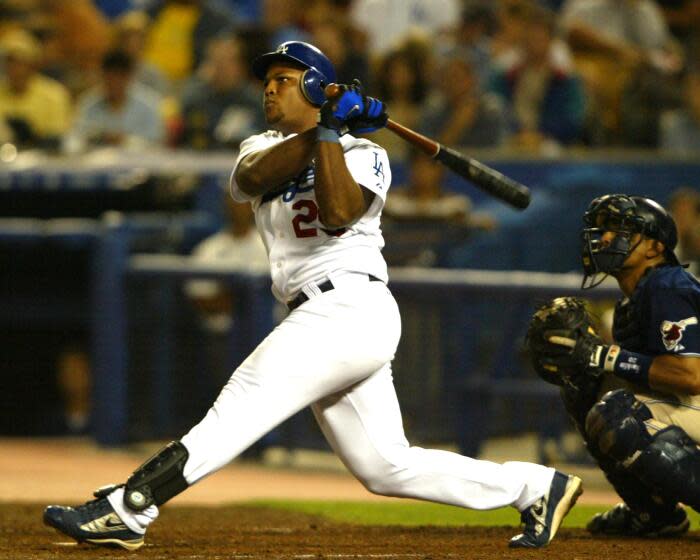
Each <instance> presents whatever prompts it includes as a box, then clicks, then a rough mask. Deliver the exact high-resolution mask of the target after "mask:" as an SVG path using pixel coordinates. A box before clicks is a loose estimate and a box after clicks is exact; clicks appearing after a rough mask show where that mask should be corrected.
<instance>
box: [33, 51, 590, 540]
mask: <svg viewBox="0 0 700 560" xmlns="http://www.w3.org/2000/svg"><path fill="white" fill-rule="evenodd" d="M253 69H254V72H255V74H256V75H257V76H258V77H259V78H261V79H262V80H263V81H264V102H263V107H264V112H265V118H266V120H267V122H268V124H269V125H270V127H271V129H270V130H268V131H267V132H264V133H262V134H259V135H256V136H252V137H250V138H248V139H246V140H245V141H244V142H243V143H242V144H241V147H240V152H239V156H238V160H237V161H236V164H235V166H234V168H233V172H232V175H231V191H232V194H233V197H234V199H236V200H238V201H249V202H250V203H251V204H252V206H253V209H254V211H255V218H256V224H257V228H258V230H259V232H260V235H261V236H262V238H263V241H264V243H265V246H266V248H267V251H268V254H269V260H270V267H271V273H272V282H273V292H274V295H275V296H276V297H277V298H278V299H279V300H280V301H281V302H285V303H286V305H287V306H288V308H289V311H290V313H289V315H288V317H287V318H286V319H285V320H283V321H282V322H281V323H280V324H279V325H278V326H277V327H276V328H275V329H274V330H273V331H272V332H271V333H270V335H269V336H268V337H267V338H266V339H265V340H264V341H263V342H262V343H261V344H260V346H258V347H257V348H256V349H255V351H254V352H253V353H252V354H251V355H250V356H249V357H248V358H247V359H246V360H245V361H244V362H243V363H242V364H241V365H240V366H239V367H238V369H236V371H235V372H234V373H233V375H232V376H231V378H230V380H229V381H228V383H227V384H226V385H225V386H224V388H223V390H222V391H221V393H220V395H219V397H218V398H217V400H216V402H215V403H214V404H213V405H212V407H211V409H210V410H209V412H208V413H207V414H206V416H205V417H204V419H203V420H202V421H201V422H200V423H199V424H197V425H196V426H195V427H194V428H192V429H191V430H190V431H189V433H187V434H186V435H185V436H184V437H182V439H180V440H177V441H173V442H171V443H169V444H167V445H166V446H165V447H163V448H162V449H161V450H160V451H158V452H157V453H156V454H155V455H154V456H153V457H151V458H150V459H149V460H147V461H146V462H145V463H144V464H143V465H142V466H140V467H139V468H137V469H136V470H135V471H134V473H133V474H132V475H131V476H130V477H129V478H128V479H127V480H126V482H125V483H124V484H120V485H112V486H108V487H103V488H102V489H100V490H98V491H97V492H96V493H95V498H96V499H95V500H92V501H90V502H87V503H86V504H84V505H82V506H79V507H76V508H70V507H63V506H49V507H48V508H46V510H45V512H44V520H45V522H46V523H47V524H48V525H50V526H52V527H54V528H56V529H58V530H59V531H61V532H63V533H65V534H67V535H69V536H71V537H73V538H75V539H76V540H78V541H84V542H89V543H93V544H97V545H116V546H121V547H123V548H126V549H130V550H133V549H137V548H139V547H140V546H141V545H142V544H143V542H144V534H145V532H146V529H147V527H148V526H149V525H150V524H151V523H152V522H153V521H154V520H155V519H156V517H157V516H158V512H159V510H158V507H159V506H161V505H162V504H164V503H166V502H167V501H168V500H170V499H171V498H173V497H174V496H176V495H177V494H179V493H180V492H182V491H184V490H185V489H186V488H188V487H189V486H191V485H193V484H195V483H196V482H197V481H198V480H200V479H202V478H203V477H205V476H207V475H209V474H211V473H213V472H214V471H216V470H218V469H220V468H221V467H223V466H224V465H226V464H227V463H229V462H230V461H231V460H232V459H234V458H235V457H236V456H237V455H239V454H240V453H241V452H242V451H244V450H245V449H246V448H247V447H248V446H250V445H251V444H253V443H254V442H255V441H256V440H257V439H259V438H260V437H261V436H263V435H264V434H265V433H266V432H268V431H269V430H271V429H272V428H274V427H275V426H277V425H278V424H280V423H281V422H283V421H284V420H285V419H287V418H289V417H290V416H292V415H293V414H294V413H296V412H297V411H299V410H300V409H302V408H304V407H306V406H309V405H310V406H311V407H312V410H313V413H314V415H315V417H316V419H317V421H318V423H319V425H320V427H321V430H322V431H323V433H324V435H325V436H326V438H327V440H328V442H329V444H330V445H331V447H332V448H333V450H334V451H335V452H336V453H337V455H338V456H339V457H340V459H341V460H342V461H343V463H344V464H345V465H346V466H347V468H348V469H349V470H350V472H352V474H353V475H355V476H356V477H357V478H358V479H359V480H360V481H361V482H362V484H363V485H364V486H365V487H366V488H367V489H368V490H369V491H371V492H374V493H376V494H382V495H386V496H402V497H410V498H418V499H423V500H430V501H433V502H439V503H443V504H452V505H456V506H461V507H466V508H475V509H490V508H498V507H502V506H507V505H511V506H514V507H515V508H517V509H518V510H519V511H521V512H522V520H523V522H524V530H523V532H522V534H519V535H517V536H515V537H513V539H512V540H511V542H510V546H512V547H541V546H545V545H546V544H548V543H549V542H550V541H551V539H552V538H553V537H554V535H555V533H556V532H557V529H558V528H559V525H560V523H561V521H562V519H563V517H564V515H566V513H567V512H568V510H569V509H570V508H571V506H572V505H573V504H574V502H575V501H576V498H577V497H578V495H579V494H580V493H581V480H580V479H579V478H578V477H575V476H568V475H566V474H563V473H561V472H558V471H555V470H554V469H551V468H547V467H544V466H541V465H535V464H530V463H523V462H507V463H504V464H495V463H491V462H487V461H478V460H475V459H470V458H467V457H462V456H460V455H457V454H455V453H450V452H446V451H437V450H429V449H421V448H418V447H411V446H410V445H409V444H408V442H407V441H406V438H405V436H404V431H403V426H402V420H401V413H400V410H399V404H398V402H397V398H396V393H395V390H394V386H393V382H392V370H391V360H392V359H393V356H394V353H395V351H396V347H397V344H398V341H399V336H400V331H401V322H400V317H399V311H398V308H397V305H396V302H395V300H394V298H393V297H392V294H391V292H390V291H389V289H388V288H387V267H386V264H385V262H384V260H383V258H382V254H381V248H382V246H383V240H382V235H381V230H380V216H381V211H382V206H383V204H384V201H385V199H386V195H387V190H388V189H389V185H390V182H391V170H390V168H389V161H388V160H387V155H386V152H385V151H384V150H383V149H382V148H381V147H379V146H378V145H376V144H374V143H372V142H370V141H368V140H365V139H359V138H356V137H355V136H353V135H352V133H360V132H368V131H373V130H376V129H379V128H381V127H383V126H384V125H385V124H386V121H387V115H386V112H385V109H384V106H383V104H382V103H381V102H380V101H378V100H376V99H373V98H371V97H366V96H365V95H363V94H362V91H361V89H360V88H359V86H358V85H357V84H355V85H341V86H340V89H341V94H340V95H339V96H337V97H335V98H334V99H332V100H327V99H326V97H325V94H324V86H325V85H327V84H329V83H332V82H333V81H334V80H335V70H334V68H333V65H332V64H331V62H330V61H329V59H328V58H327V57H326V56H325V55H324V54H323V53H322V52H321V51H319V50H318V49H317V48H316V47H314V46H312V45H309V44H307V43H302V42H295V41H292V42H286V43H283V44H282V45H280V46H279V48H278V49H277V50H276V51H275V52H271V53H267V54H264V55H262V56H260V57H258V58H257V59H256V60H255V61H254V65H253ZM474 428H475V429H478V427H474Z"/></svg>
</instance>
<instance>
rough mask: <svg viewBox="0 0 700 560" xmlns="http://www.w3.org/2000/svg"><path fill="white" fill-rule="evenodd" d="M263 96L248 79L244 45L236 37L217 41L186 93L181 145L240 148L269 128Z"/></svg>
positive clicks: (202, 148) (183, 99) (211, 47)
mask: <svg viewBox="0 0 700 560" xmlns="http://www.w3.org/2000/svg"><path fill="white" fill-rule="evenodd" d="M260 103H261V94H260V91H259V89H258V88H256V87H255V86H254V85H253V84H252V83H251V82H250V81H249V79H248V75H247V69H246V67H245V65H244V58H243V55H242V46H241V44H240V42H239V41H238V40H237V39H235V38H233V37H230V38H220V39H213V40H212V41H211V42H210V43H209V45H208V47H207V54H206V58H205V60H204V62H203V63H202V66H201V67H200V69H199V72H198V75H197V76H196V77H195V78H193V79H192V80H191V81H190V82H189V83H188V84H187V85H186V86H185V88H184V91H183V94H182V118H183V134H182V138H181V141H180V142H179V143H180V144H181V145H185V146H188V147H190V148H194V149H198V150H207V149H217V148H226V147H237V145H238V143H239V142H240V141H241V140H243V139H244V138H246V137H248V136H250V135H251V134H254V133H255V131H258V130H260V129H264V128H265V126H266V125H265V122H264V120H263V119H262V112H261V111H260Z"/></svg>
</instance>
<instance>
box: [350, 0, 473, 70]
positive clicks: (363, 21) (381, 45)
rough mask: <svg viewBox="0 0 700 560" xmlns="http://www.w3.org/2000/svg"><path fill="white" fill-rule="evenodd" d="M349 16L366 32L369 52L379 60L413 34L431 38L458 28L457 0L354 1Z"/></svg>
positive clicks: (458, 10) (458, 7) (458, 9)
mask: <svg viewBox="0 0 700 560" xmlns="http://www.w3.org/2000/svg"><path fill="white" fill-rule="evenodd" d="M350 17H351V18H352V21H353V23H354V24H355V25H357V26H358V27H359V28H361V29H364V30H366V32H367V35H368V40H369V52H370V53H372V56H374V57H379V56H381V55H382V54H384V53H385V52H386V51H388V50H389V49H392V48H395V47H396V46H397V44H398V43H399V42H400V41H401V40H402V39H403V38H404V37H405V36H406V35H407V34H409V33H410V32H411V31H413V30H415V29H419V30H422V31H424V32H425V33H426V34H427V35H429V36H434V37H440V36H441V35H442V34H443V33H452V32H454V31H455V30H456V29H457V27H458V26H459V18H460V3H459V2H458V0H353V3H352V6H351V9H350Z"/></svg>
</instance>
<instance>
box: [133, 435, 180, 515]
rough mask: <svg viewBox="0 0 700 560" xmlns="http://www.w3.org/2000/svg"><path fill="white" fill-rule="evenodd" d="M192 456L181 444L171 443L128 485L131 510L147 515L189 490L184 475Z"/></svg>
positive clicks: (150, 460)
mask: <svg viewBox="0 0 700 560" xmlns="http://www.w3.org/2000/svg"><path fill="white" fill-rule="evenodd" d="M188 457H189V453H188V452H187V449H186V448H185V446H184V445H183V444H182V443H180V442H179V441H171V442H170V443H169V444H168V445H166V446H165V447H163V448H162V449H161V450H160V451H158V453H156V454H155V455H153V457H151V458H150V459H148V461H146V462H145V463H144V464H143V465H141V466H140V467H139V468H138V469H136V470H135V471H134V473H133V474H132V475H131V476H130V477H129V480H127V481H126V485H125V488H124V504H125V505H126V506H127V507H128V508H129V509H131V510H134V511H143V510H145V509H146V508H147V507H148V506H150V505H153V504H155V505H157V506H159V505H161V504H164V503H165V502H167V501H168V500H169V499H170V498H172V497H174V496H177V495H178V494H179V493H180V492H182V491H183V490H185V489H186V488H187V486H188V484H187V481H186V480H185V477H184V476H183V474H182V471H183V469H184V467H185V463H186V462H187V458H188Z"/></svg>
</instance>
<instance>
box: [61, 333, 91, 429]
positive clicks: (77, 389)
mask: <svg viewBox="0 0 700 560" xmlns="http://www.w3.org/2000/svg"><path fill="white" fill-rule="evenodd" d="M56 370H57V377H58V379H57V382H58V388H59V391H60V393H61V398H62V400H63V413H64V419H65V423H66V428H67V429H68V432H69V433H71V434H84V433H86V432H87V429H88V424H89V421H90V408H91V402H90V392H91V386H92V373H91V370H90V359H89V357H88V354H87V352H85V350H84V349H83V347H82V346H81V345H68V346H66V347H65V348H64V349H63V350H61V351H60V353H59V356H58V359H57V364H56Z"/></svg>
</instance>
